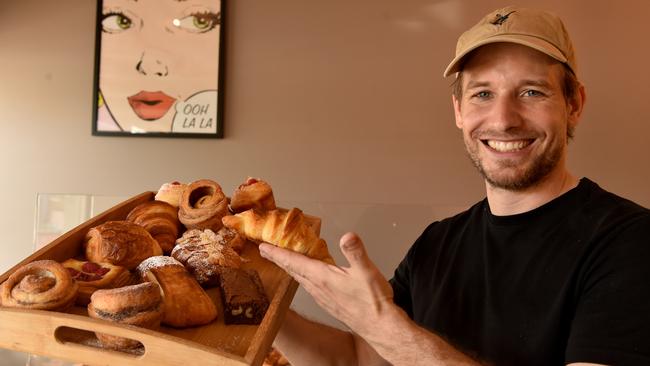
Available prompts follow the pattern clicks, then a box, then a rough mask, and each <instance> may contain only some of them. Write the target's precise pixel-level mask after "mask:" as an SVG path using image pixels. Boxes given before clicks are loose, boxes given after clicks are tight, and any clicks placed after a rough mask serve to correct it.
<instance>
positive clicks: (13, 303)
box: [0, 260, 79, 311]
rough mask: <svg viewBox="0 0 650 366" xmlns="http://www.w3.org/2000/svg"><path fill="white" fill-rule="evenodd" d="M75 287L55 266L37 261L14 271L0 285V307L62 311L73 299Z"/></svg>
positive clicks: (66, 273)
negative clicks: (0, 304)
mask: <svg viewBox="0 0 650 366" xmlns="http://www.w3.org/2000/svg"><path fill="white" fill-rule="evenodd" d="M78 289H79V285H78V284H77V283H76V282H75V281H74V280H73V279H72V277H71V276H70V274H69V273H68V270H67V269H65V267H63V265H61V264H60V263H59V262H56V261H53V260H40V261H35V262H32V263H28V264H26V265H24V266H22V267H20V268H18V269H17V270H16V271H15V272H14V273H12V274H11V275H10V276H9V278H8V279H7V280H6V281H5V282H3V283H2V285H0V300H1V301H0V302H1V303H2V306H6V307H14V308H23V309H38V310H58V311H61V310H65V309H67V308H68V307H70V306H71V305H72V304H73V303H74V301H75V298H76V297H77V291H78Z"/></svg>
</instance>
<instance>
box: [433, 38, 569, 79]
mask: <svg viewBox="0 0 650 366" xmlns="http://www.w3.org/2000/svg"><path fill="white" fill-rule="evenodd" d="M500 42H506V43H516V44H520V45H523V46H528V47H530V48H533V49H535V50H537V51H540V52H542V53H545V54H547V55H549V56H551V57H553V58H554V59H556V60H558V61H560V62H563V63H566V62H567V58H566V57H565V56H564V55H563V54H562V52H560V50H559V49H558V48H557V47H555V46H553V45H552V44H551V43H549V42H546V41H545V40H543V39H541V38H537V37H532V36H527V35H523V34H507V35H498V36H494V37H490V38H488V39H484V40H481V41H480V42H477V43H476V44H473V45H472V46H471V47H468V48H467V49H466V50H465V51H463V52H462V53H461V54H459V55H457V56H456V57H455V58H454V59H453V60H452V61H451V62H450V63H449V66H447V68H446V69H445V72H444V74H443V76H444V77H447V76H449V75H451V74H453V73H456V72H458V67H459V65H460V61H461V60H462V59H463V58H464V57H465V56H467V55H468V54H469V53H470V52H472V51H474V50H475V49H477V48H479V47H481V46H485V45H486V44H491V43H500Z"/></svg>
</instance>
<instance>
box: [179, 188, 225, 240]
mask: <svg viewBox="0 0 650 366" xmlns="http://www.w3.org/2000/svg"><path fill="white" fill-rule="evenodd" d="M227 214H228V199H227V198H226V195H225V194H224V193H223V191H222V190H221V186H220V185H219V183H217V182H215V181H212V180H209V179H201V180H197V181H196V182H192V183H190V184H189V185H188V186H187V188H185V190H184V191H183V195H182V196H181V203H180V209H179V211H178V218H179V219H180V220H181V222H182V223H183V225H185V227H186V228H187V229H210V230H212V231H218V230H219V229H221V227H222V226H223V224H222V223H221V218H222V217H224V216H225V215H227Z"/></svg>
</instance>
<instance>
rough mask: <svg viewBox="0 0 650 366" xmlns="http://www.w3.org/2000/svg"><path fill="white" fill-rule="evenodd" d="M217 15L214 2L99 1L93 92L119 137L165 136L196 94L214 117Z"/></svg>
mask: <svg viewBox="0 0 650 366" xmlns="http://www.w3.org/2000/svg"><path fill="white" fill-rule="evenodd" d="M220 8H221V6H220V1H219V0H104V3H103V15H102V18H101V27H102V39H101V60H100V80H99V89H100V92H101V95H102V97H103V100H104V103H105V105H106V108H107V109H108V111H109V113H110V115H111V116H112V118H113V120H114V121H115V122H116V123H117V124H118V126H119V128H120V129H121V130H122V131H124V132H132V133H139V132H171V131H172V127H173V126H172V125H173V123H176V125H178V124H180V123H182V121H181V118H179V117H180V116H177V114H178V113H179V112H182V110H183V109H185V110H186V111H188V109H187V108H188V106H189V107H190V109H191V107H194V105H189V104H188V105H186V104H185V103H186V102H187V101H188V98H190V97H192V98H194V99H195V100H196V99H197V98H196V97H197V94H201V93H204V94H205V93H208V94H209V95H210V96H211V97H212V96H213V97H214V98H213V99H214V102H211V103H212V104H213V105H212V108H213V109H214V112H215V116H216V89H217V85H218V77H219V76H218V70H219V65H218V60H219V32H220V25H219V24H220ZM192 98H190V99H192ZM205 99H206V98H203V100H204V101H205ZM209 99H212V98H209ZM202 108H204V109H205V111H207V110H209V108H208V106H207V105H203V106H202V107H199V109H202ZM194 110H195V111H197V109H196V108H194ZM175 116H176V118H175ZM174 121H176V122H174ZM215 123H216V122H215ZM173 128H174V130H176V129H177V127H176V126H174V127H173Z"/></svg>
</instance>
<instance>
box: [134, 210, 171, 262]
mask: <svg viewBox="0 0 650 366" xmlns="http://www.w3.org/2000/svg"><path fill="white" fill-rule="evenodd" d="M126 221H130V222H133V223H134V224H138V225H140V226H142V227H143V228H145V230H147V231H148V232H149V234H151V236H152V237H153V238H154V239H156V241H157V242H158V245H160V249H162V251H163V253H165V254H169V253H170V252H171V251H172V248H174V244H175V243H176V239H177V238H178V233H179V231H180V227H181V222H180V221H178V208H175V207H174V206H172V205H170V204H169V203H167V202H163V201H149V202H145V203H141V204H139V205H137V206H136V207H135V208H134V209H133V210H131V212H129V214H128V215H127V216H126Z"/></svg>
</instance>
